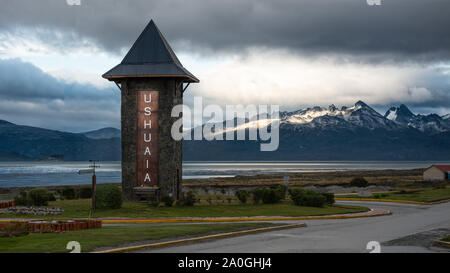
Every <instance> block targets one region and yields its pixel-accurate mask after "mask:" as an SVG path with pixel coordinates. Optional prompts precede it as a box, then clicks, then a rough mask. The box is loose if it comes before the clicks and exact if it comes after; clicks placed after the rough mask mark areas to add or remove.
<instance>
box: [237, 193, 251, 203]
mask: <svg viewBox="0 0 450 273" xmlns="http://www.w3.org/2000/svg"><path fill="white" fill-rule="evenodd" d="M234 195H236V198H237V199H239V201H240V202H241V203H242V204H245V203H247V198H248V197H249V195H250V194H249V193H248V191H244V190H239V191H236V192H235V193H234Z"/></svg>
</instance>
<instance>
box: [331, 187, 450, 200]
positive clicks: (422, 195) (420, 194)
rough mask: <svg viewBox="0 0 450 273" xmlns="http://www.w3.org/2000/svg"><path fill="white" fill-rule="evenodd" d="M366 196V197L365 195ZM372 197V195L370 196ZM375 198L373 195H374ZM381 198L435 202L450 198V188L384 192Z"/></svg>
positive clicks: (355, 196) (351, 196)
mask: <svg viewBox="0 0 450 273" xmlns="http://www.w3.org/2000/svg"><path fill="white" fill-rule="evenodd" d="M336 197H345V198H361V197H359V196H357V195H340V196H336ZM363 198H364V197H363ZM368 198H371V197H368ZM372 198H373V197H372ZM380 198H381V199H392V200H407V201H419V202H433V201H440V200H444V199H450V188H445V189H426V190H421V191H417V192H415V191H414V192H411V193H400V192H393V193H383V194H381V197H380Z"/></svg>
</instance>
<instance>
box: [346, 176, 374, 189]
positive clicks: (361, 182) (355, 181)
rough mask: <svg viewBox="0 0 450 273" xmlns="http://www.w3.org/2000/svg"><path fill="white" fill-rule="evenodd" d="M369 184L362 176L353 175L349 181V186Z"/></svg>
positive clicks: (365, 185)
mask: <svg viewBox="0 0 450 273" xmlns="http://www.w3.org/2000/svg"><path fill="white" fill-rule="evenodd" d="M368 185H369V182H367V180H366V179H364V177H355V178H353V179H352V181H350V186H351V187H360V188H362V187H367V186H368Z"/></svg>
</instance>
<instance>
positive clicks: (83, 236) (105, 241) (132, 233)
mask: <svg viewBox="0 0 450 273" xmlns="http://www.w3.org/2000/svg"><path fill="white" fill-rule="evenodd" d="M267 226H275V224H271V223H232V224H191V225H154V226H148V225H131V226H105V227H103V228H100V229H88V230H79V231H69V232H64V233H43V234H39V233H30V234H29V235H26V236H21V237H12V238H0V252H2V253H5V252H7V253H12V252H15V253H29V252H40V253H42V252H69V250H66V245H67V243H68V242H70V241H77V242H79V243H80V245H81V251H82V252H89V251H92V250H94V249H98V248H105V247H115V246H120V245H125V244H132V243H136V242H142V241H147V242H148V241H161V240H164V241H168V240H172V239H175V238H182V237H193V236H203V235H207V234H215V233H222V232H231V231H238V230H246V229H254V228H261V227H267Z"/></svg>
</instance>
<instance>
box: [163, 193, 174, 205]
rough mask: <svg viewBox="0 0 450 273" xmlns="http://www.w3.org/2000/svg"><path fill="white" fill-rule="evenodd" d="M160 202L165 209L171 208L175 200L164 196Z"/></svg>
mask: <svg viewBox="0 0 450 273" xmlns="http://www.w3.org/2000/svg"><path fill="white" fill-rule="evenodd" d="M161 201H162V202H163V203H164V205H165V206H166V207H171V206H172V205H173V202H174V201H175V200H174V199H173V197H171V196H168V195H165V196H163V197H162V198H161Z"/></svg>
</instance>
